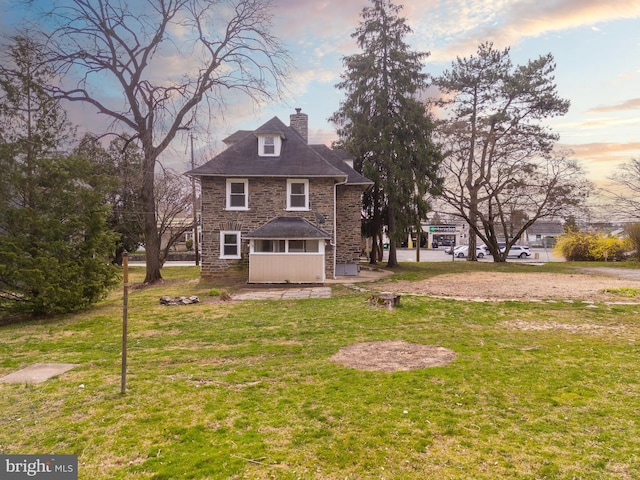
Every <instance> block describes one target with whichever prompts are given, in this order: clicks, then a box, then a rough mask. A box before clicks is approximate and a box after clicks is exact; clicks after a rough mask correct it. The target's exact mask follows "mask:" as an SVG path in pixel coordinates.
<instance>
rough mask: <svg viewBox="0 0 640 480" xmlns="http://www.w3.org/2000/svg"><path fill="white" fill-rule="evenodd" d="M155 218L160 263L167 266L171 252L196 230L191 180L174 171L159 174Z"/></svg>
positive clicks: (156, 184)
mask: <svg viewBox="0 0 640 480" xmlns="http://www.w3.org/2000/svg"><path fill="white" fill-rule="evenodd" d="M155 192H156V218H157V219H158V229H157V232H158V233H157V235H158V244H159V245H160V263H161V264H164V262H166V261H167V258H168V257H169V252H170V251H171V248H173V246H174V245H175V244H176V243H177V242H178V241H179V240H180V239H181V238H182V237H183V236H184V234H185V233H186V232H190V231H192V230H193V226H194V225H193V219H192V211H191V209H192V208H193V198H192V191H191V180H190V179H188V178H187V177H185V176H184V175H180V174H179V173H176V172H174V171H171V170H164V169H163V171H162V174H156V181H155Z"/></svg>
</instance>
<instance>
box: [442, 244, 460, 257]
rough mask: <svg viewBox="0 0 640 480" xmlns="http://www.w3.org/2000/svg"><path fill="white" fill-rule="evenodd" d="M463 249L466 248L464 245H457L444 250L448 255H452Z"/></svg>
mask: <svg viewBox="0 0 640 480" xmlns="http://www.w3.org/2000/svg"><path fill="white" fill-rule="evenodd" d="M462 247H464V245H456V246H455V247H454V246H450V247H447V248H445V249H444V253H446V254H447V255H451V254H453V253H454V252H457V251H458V250H460V249H461V248H462Z"/></svg>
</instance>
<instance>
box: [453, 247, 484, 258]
mask: <svg viewBox="0 0 640 480" xmlns="http://www.w3.org/2000/svg"><path fill="white" fill-rule="evenodd" d="M454 254H455V256H456V257H458V258H464V257H466V256H467V255H468V254H469V245H460V248H459V249H458V247H456V250H455V251H454ZM485 255H486V251H485V250H484V248H482V246H478V247H476V258H483V257H484V256H485Z"/></svg>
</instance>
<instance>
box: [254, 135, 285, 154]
mask: <svg viewBox="0 0 640 480" xmlns="http://www.w3.org/2000/svg"><path fill="white" fill-rule="evenodd" d="M281 147H282V138H281V137H279V136H277V135H260V136H259V137H258V155H259V156H261V157H278V156H279V155H280V149H281Z"/></svg>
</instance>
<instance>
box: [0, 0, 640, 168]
mask: <svg viewBox="0 0 640 480" xmlns="http://www.w3.org/2000/svg"><path fill="white" fill-rule="evenodd" d="M10 3H12V0H0V6H4V7H6V6H7V5H9V4H10ZM397 3H400V2H397ZM369 4H370V3H369V2H368V1H366V0H313V1H306V0H274V10H273V11H274V26H273V33H274V34H275V35H276V36H278V37H279V38H280V40H281V41H282V42H283V43H284V45H285V46H286V48H287V49H288V50H289V52H290V54H291V56H292V58H293V75H292V77H291V79H290V81H289V83H288V92H289V94H288V98H287V99H286V101H285V102H283V103H279V104H267V105H263V106H257V105H255V104H252V103H250V102H246V103H243V104H229V106H228V109H227V110H226V112H225V114H224V119H220V120H216V121H214V122H212V127H211V129H210V131H209V132H208V135H201V136H200V137H199V138H197V139H196V146H197V148H198V149H199V151H200V153H199V154H198V155H199V156H200V157H203V156H205V155H207V156H210V155H212V154H213V153H216V152H218V151H220V150H221V149H222V148H223V144H222V143H221V142H220V140H221V139H222V138H224V137H226V136H227V135H229V134H231V133H233V132H234V131H236V130H238V129H254V128H255V127H257V126H259V125H261V124H262V123H264V122H265V121H266V120H268V119H270V118H272V117H273V116H278V117H279V118H280V119H281V120H282V121H284V122H285V123H288V121H289V115H290V114H291V113H294V109H295V108H296V107H300V108H302V110H303V112H304V113H306V114H307V115H309V137H310V138H309V140H310V142H311V143H326V144H330V143H331V142H332V141H333V140H335V139H336V134H335V129H334V128H333V126H332V125H331V124H330V123H329V122H328V120H327V119H328V118H329V117H330V116H331V115H332V114H333V113H334V112H335V111H336V110H337V109H338V108H339V103H340V100H341V99H342V98H343V92H341V91H339V90H337V89H336V88H335V85H336V83H338V82H339V80H340V74H341V73H342V71H343V65H342V58H343V57H344V56H347V55H351V54H354V53H358V52H359V50H358V48H357V45H356V44H355V41H354V40H353V39H352V38H351V34H352V33H353V32H354V31H355V29H356V28H357V26H358V23H359V22H360V13H361V11H362V9H363V8H364V7H365V6H368V5H369ZM404 5H405V6H404V8H403V10H402V15H403V16H404V17H406V18H407V23H408V25H409V26H410V27H411V28H412V30H413V34H412V35H410V36H409V37H407V38H406V40H407V41H408V43H409V44H410V45H411V46H412V48H413V49H414V50H415V51H421V52H430V53H431V55H430V56H429V57H428V58H427V61H426V63H425V67H424V68H425V71H426V72H427V73H429V74H431V75H433V76H437V75H439V74H440V73H441V72H442V71H443V70H444V69H448V68H450V66H451V62H452V61H453V60H455V58H456V57H457V56H460V57H467V56H469V55H471V54H474V53H475V52H476V50H477V47H478V45H479V44H480V43H482V42H487V41H491V42H493V43H494V45H495V47H497V48H504V47H511V59H512V61H513V63H514V64H523V63H526V62H527V61H528V60H530V59H535V58H537V57H539V56H540V55H545V54H547V53H551V54H552V55H553V56H554V58H555V61H556V64H557V68H556V74H555V77H556V83H557V86H558V91H559V94H560V95H561V96H562V97H563V98H566V99H569V100H570V101H571V108H570V110H569V113H568V114H567V115H565V116H564V117H560V118H555V119H552V120H549V121H548V124H549V125H551V126H552V128H553V129H554V131H555V132H556V133H558V134H560V143H561V145H562V146H564V147H568V148H570V149H572V150H573V151H574V153H575V155H574V156H575V157H576V158H578V159H579V160H581V161H582V162H583V165H584V167H585V168H586V170H587V172H588V174H589V176H590V178H592V179H593V180H602V179H604V178H605V177H606V176H607V175H609V174H610V173H611V171H612V170H613V168H614V167H615V166H616V165H618V164H619V163H620V162H624V161H628V160H630V159H631V158H640V0H617V1H614V2H612V1H611V0H555V1H554V0H522V1H516V0H412V1H406V2H405V3H404ZM7 18H10V17H8V16H3V17H2V19H0V29H1V30H2V32H3V33H8V32H10V30H9V28H8V27H7V23H8V21H7ZM74 108H77V107H76V106H74ZM92 115H94V114H92V113H91V112H89V111H84V112H75V113H74V116H73V117H72V118H73V119H74V120H75V121H76V123H79V124H82V125H92V124H93V123H94V121H93V119H92ZM173 150H174V153H177V154H178V155H182V154H185V153H187V152H186V147H185V146H183V145H180V144H175V145H173ZM205 151H206V152H207V153H206V154H205V153H204V152H205ZM205 160H208V158H197V162H198V163H203V162H204V161H205ZM176 168H178V169H179V168H180V167H179V166H177V167H176ZM184 169H186V160H185V168H184Z"/></svg>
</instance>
